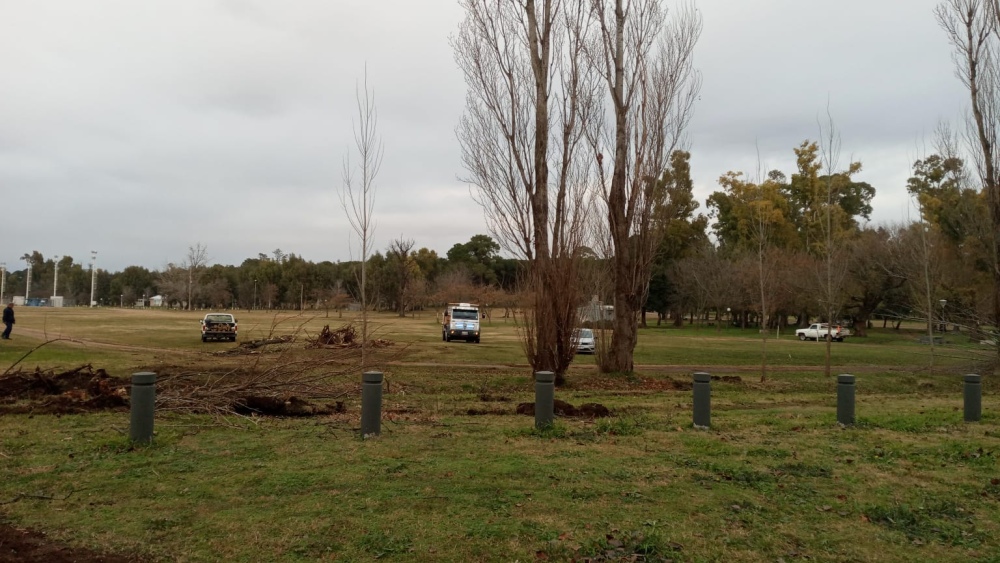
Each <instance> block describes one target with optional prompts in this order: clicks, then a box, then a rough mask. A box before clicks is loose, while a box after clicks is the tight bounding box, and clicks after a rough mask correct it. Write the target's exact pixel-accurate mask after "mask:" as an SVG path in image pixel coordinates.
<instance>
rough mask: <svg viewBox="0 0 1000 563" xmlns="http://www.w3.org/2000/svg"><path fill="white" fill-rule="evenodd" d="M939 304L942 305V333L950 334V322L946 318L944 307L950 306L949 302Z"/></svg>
mask: <svg viewBox="0 0 1000 563" xmlns="http://www.w3.org/2000/svg"><path fill="white" fill-rule="evenodd" d="M938 303H940V304H941V332H942V333H945V332H948V321H946V320H945V318H944V306H945V305H947V304H948V300H947V299H942V300H940V301H938Z"/></svg>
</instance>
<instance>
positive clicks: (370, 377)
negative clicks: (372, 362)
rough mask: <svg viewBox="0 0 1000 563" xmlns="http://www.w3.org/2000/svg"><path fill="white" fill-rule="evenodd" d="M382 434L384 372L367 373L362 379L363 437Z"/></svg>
mask: <svg viewBox="0 0 1000 563" xmlns="http://www.w3.org/2000/svg"><path fill="white" fill-rule="evenodd" d="M380 434H382V372H380V371H366V372H365V373H364V374H363V375H362V377H361V437H362V438H368V437H369V436H379V435H380Z"/></svg>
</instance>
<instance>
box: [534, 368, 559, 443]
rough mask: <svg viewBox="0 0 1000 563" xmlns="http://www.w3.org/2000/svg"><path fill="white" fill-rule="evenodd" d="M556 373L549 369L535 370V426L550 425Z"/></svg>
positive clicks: (538, 427)
mask: <svg viewBox="0 0 1000 563" xmlns="http://www.w3.org/2000/svg"><path fill="white" fill-rule="evenodd" d="M555 395H556V375H555V374H554V373H552V372H551V371H536V372H535V428H537V429H539V430H541V429H542V428H547V427H549V426H552V421H553V419H554V418H555V412H554V411H555V398H556V397H555Z"/></svg>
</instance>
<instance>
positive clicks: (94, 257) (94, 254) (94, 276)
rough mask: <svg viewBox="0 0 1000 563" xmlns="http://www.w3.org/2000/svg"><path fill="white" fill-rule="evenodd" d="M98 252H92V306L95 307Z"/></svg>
mask: <svg viewBox="0 0 1000 563" xmlns="http://www.w3.org/2000/svg"><path fill="white" fill-rule="evenodd" d="M96 266H97V251H96V250H91V251H90V306H91V307H93V306H94V290H95V289H97V267H96Z"/></svg>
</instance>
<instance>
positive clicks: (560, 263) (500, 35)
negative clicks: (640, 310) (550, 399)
mask: <svg viewBox="0 0 1000 563" xmlns="http://www.w3.org/2000/svg"><path fill="white" fill-rule="evenodd" d="M460 4H461V6H462V8H463V9H464V10H465V19H464V21H463V22H462V24H461V25H460V28H459V32H458V35H457V36H456V37H455V38H454V40H453V48H454V52H455V58H456V61H457V62H458V65H459V67H460V68H461V69H462V72H463V74H464V77H465V82H466V85H467V87H468V91H467V95H466V112H465V115H464V116H463V117H462V120H461V122H460V124H459V126H458V131H457V133H458V139H459V143H460V145H461V148H462V161H463V164H464V166H465V168H466V170H467V172H468V177H467V178H466V181H468V182H469V183H470V184H471V185H472V186H473V194H474V197H475V198H476V200H477V201H478V202H479V203H480V205H482V207H483V210H484V212H485V215H486V219H487V224H488V225H489V229H490V232H491V234H492V235H493V237H494V238H495V239H496V240H497V242H499V243H500V245H501V246H503V247H504V248H505V249H506V250H508V251H509V252H511V253H513V254H515V255H518V256H520V257H523V258H524V259H525V260H526V262H527V265H528V271H527V275H526V277H525V279H526V282H527V284H528V285H529V287H530V291H529V292H528V293H529V294H530V295H532V296H533V297H534V302H533V305H532V306H531V307H529V308H527V309H526V310H525V314H524V316H523V317H522V321H523V323H522V325H521V328H522V336H523V338H522V342H523V344H524V348H525V354H526V356H527V357H528V360H529V362H530V363H531V365H532V368H533V369H535V370H547V371H553V372H555V374H556V382H557V384H561V383H563V382H564V380H565V379H564V375H565V371H566V369H567V368H568V366H569V363H570V361H571V360H572V358H573V353H574V349H573V346H572V344H571V342H570V338H571V334H572V330H573V327H574V325H575V324H576V307H577V305H578V301H579V295H578V294H579V284H578V282H577V279H576V269H577V268H578V265H579V262H580V247H581V245H582V243H581V239H582V236H583V228H582V221H583V219H584V218H585V216H586V204H587V201H588V198H587V197H586V195H587V192H588V190H589V188H590V185H589V184H590V181H589V178H588V172H589V168H590V164H589V163H588V162H584V161H583V158H582V157H581V154H580V153H581V151H580V146H581V140H582V139H583V127H584V125H585V124H586V123H587V121H588V119H589V113H590V112H591V111H593V105H592V99H591V98H592V96H593V90H594V81H593V76H592V75H591V74H590V73H589V71H588V68H587V66H586V65H585V64H584V57H583V49H584V45H585V44H586V42H587V41H588V36H587V34H588V32H589V28H588V26H587V22H588V19H589V10H588V9H587V7H586V6H585V5H584V4H585V3H583V2H562V1H561V0H538V1H536V0H518V1H515V2H497V1H495V0H460Z"/></svg>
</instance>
